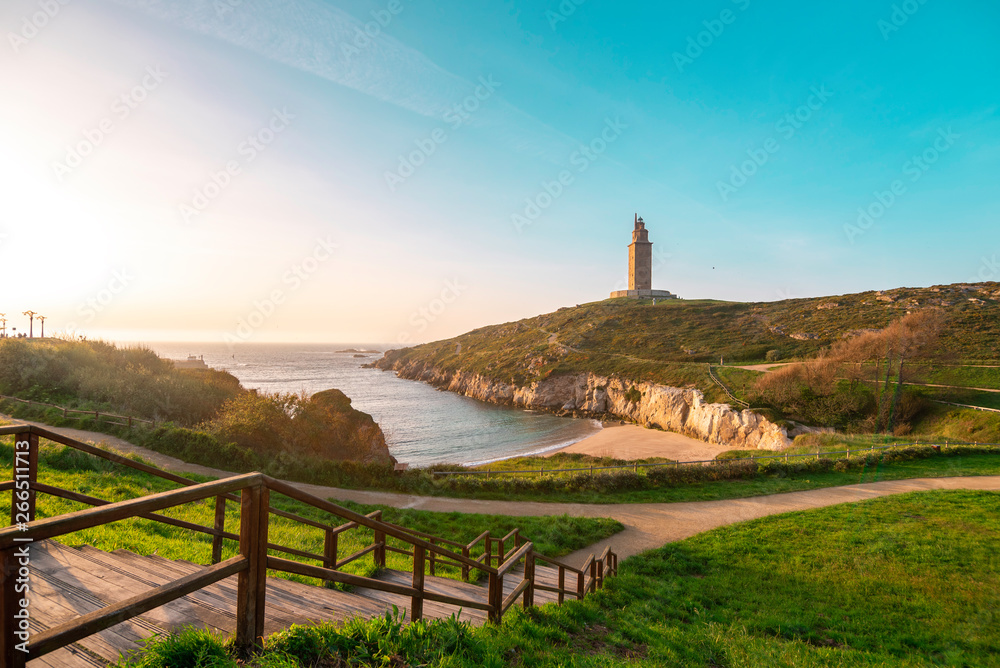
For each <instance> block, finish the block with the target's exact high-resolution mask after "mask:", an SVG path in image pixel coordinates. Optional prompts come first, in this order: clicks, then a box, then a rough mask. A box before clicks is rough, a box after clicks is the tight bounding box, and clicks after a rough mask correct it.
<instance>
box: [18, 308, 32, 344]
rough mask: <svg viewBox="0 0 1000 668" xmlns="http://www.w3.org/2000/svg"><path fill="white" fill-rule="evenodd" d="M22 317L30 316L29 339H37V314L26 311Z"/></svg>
mask: <svg viewBox="0 0 1000 668" xmlns="http://www.w3.org/2000/svg"><path fill="white" fill-rule="evenodd" d="M21 315H26V316H28V338H29V339H33V338H35V312H34V311H25V312H24V313H22V314H21Z"/></svg>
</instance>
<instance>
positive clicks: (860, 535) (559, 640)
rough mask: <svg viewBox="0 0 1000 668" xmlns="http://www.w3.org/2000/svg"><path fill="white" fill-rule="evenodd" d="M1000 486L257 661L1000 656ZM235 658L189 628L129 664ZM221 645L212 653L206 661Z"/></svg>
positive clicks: (648, 563)
mask: <svg viewBox="0 0 1000 668" xmlns="http://www.w3.org/2000/svg"><path fill="white" fill-rule="evenodd" d="M998 609H1000V494H997V493H995V492H965V491H951V492H923V493H915V494H906V495H901V496H896V497H887V498H881V499H874V500H871V501H866V502H862V503H856V504H845V505H840V506H834V507H831V508H824V509H819V510H811V511H806V512H797V513H790V514H786V515H780V516H776V517H769V518H764V519H760V520H755V521H752V522H746V523H742V524H737V525H734V526H731V527H725V528H721V529H717V530H714V531H710V532H707V533H704V534H700V535H698V536H696V537H694V538H690V539H688V540H685V541H681V542H678V543H672V544H669V545H666V546H664V547H662V548H660V549H657V550H653V551H650V552H647V553H645V554H642V555H639V556H636V557H632V558H630V559H627V560H625V561H623V562H622V563H621V573H620V575H619V576H618V577H616V578H612V579H610V580H608V581H607V583H606V586H605V588H604V589H603V590H601V591H599V592H598V593H597V594H595V595H593V596H590V597H588V598H586V599H585V600H584V601H583V602H579V603H578V602H575V601H571V602H568V603H567V604H565V605H564V606H562V607H557V606H554V605H547V606H544V607H542V608H539V609H535V610H530V611H527V612H524V611H521V610H519V609H516V610H514V611H512V612H511V614H509V615H507V616H505V617H504V620H503V624H502V625H500V626H485V627H481V628H472V627H470V626H468V625H466V624H461V623H457V622H455V621H431V622H428V621H421V622H417V623H416V624H412V625H409V626H403V625H402V624H400V623H399V621H398V620H394V619H392V618H391V617H388V618H381V619H376V620H372V621H369V622H365V621H360V620H357V621H354V622H349V623H347V624H346V625H344V626H342V627H341V626H336V625H332V624H324V625H320V626H297V627H294V628H292V629H290V630H288V631H284V632H281V633H277V634H275V635H272V636H271V637H269V638H268V639H267V640H266V643H265V651H264V653H263V655H262V656H260V657H258V658H257V659H255V660H254V661H253V662H252V663H251V664H250V665H252V666H256V667H258V668H264V667H268V668H277V667H279V666H280V667H282V668H306V667H309V668H313V667H316V666H348V665H351V666H400V667H402V666H439V667H448V668H459V667H469V668H473V667H474V668H480V667H486V668H500V667H501V666H509V665H521V666H538V667H539V668H546V667H549V666H551V667H553V668H555V667H557V666H558V667H561V668H562V667H580V668H585V667H591V666H593V667H597V666H604V667H608V666H690V667H692V668H701V667H704V668H784V667H788V668H812V667H819V666H824V667H825V666H842V667H845V668H853V667H859V668H860V667H865V668H876V667H880V668H895V667H900V668H904V667H911V666H912V667H917V666H928V665H934V666H983V667H990V666H1000V632H998V631H997V619H996V613H997V610H998ZM199 653H200V655H201V656H202V657H205V659H204V663H202V664H200V665H204V666H208V665H212V666H219V667H224V668H230V667H232V668H235V667H236V665H237V663H236V662H235V661H234V660H233V659H232V658H231V657H230V656H229V654H228V652H227V651H226V649H225V641H224V639H221V638H213V637H212V636H210V635H208V634H205V633H198V632H190V633H187V634H184V635H181V636H180V637H178V638H169V639H163V640H161V641H160V642H157V643H154V644H153V645H152V646H151V647H150V648H149V650H148V651H147V652H146V654H145V655H143V656H141V657H137V658H136V659H135V660H133V661H131V662H129V663H127V664H125V663H123V665H128V666H131V667H132V668H166V667H167V666H171V667H172V666H179V665H195V663H194V659H193V657H195V656H198V655H199ZM209 657H211V661H212V662H211V663H210V662H209V660H208V658H209Z"/></svg>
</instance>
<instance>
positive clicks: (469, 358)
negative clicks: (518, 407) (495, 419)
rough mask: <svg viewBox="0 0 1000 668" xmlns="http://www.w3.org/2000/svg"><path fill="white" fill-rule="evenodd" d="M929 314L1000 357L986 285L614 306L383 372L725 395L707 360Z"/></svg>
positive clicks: (974, 356) (804, 352)
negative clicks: (585, 374) (605, 383)
mask: <svg viewBox="0 0 1000 668" xmlns="http://www.w3.org/2000/svg"><path fill="white" fill-rule="evenodd" d="M931 307H933V308H940V309H941V310H943V311H944V312H945V313H946V315H947V317H948V327H947V331H946V332H944V334H943V336H942V338H941V350H944V351H947V353H948V355H947V356H948V357H950V358H951V359H953V360H955V361H958V362H963V363H964V362H967V361H976V360H998V359H1000V283H977V284H959V285H949V286H935V287H931V288H900V289H897V290H888V291H885V292H884V293H876V292H863V293H859V294H853V295H843V296H838V297H822V298H813V299H790V300H784V301H779V302H762V303H740V302H720V301H709V300H697V301H687V300H659V301H657V303H656V305H655V306H654V305H653V303H652V301H651V300H633V299H610V300H605V301H601V302H594V303H591V304H584V305H581V306H577V307H575V308H563V309H559V310H558V311H556V312H554V313H548V314H545V315H540V316H536V317H534V318H526V319H524V320H519V321H517V322H511V323H506V324H502V325H493V326H489V327H482V328H480V329H476V330H473V331H471V332H468V333H466V334H463V335H461V336H458V337H455V338H452V339H447V340H445V341H438V342H435V343H428V344H423V345H419V346H414V347H412V348H407V349H403V350H398V351H391V352H390V353H389V354H387V358H386V360H385V361H382V362H380V364H379V366H382V367H386V366H388V365H389V364H391V363H392V362H394V361H397V360H398V361H403V362H407V361H415V362H420V363H427V364H430V365H432V366H434V367H436V368H439V369H442V370H446V371H455V370H464V371H471V372H478V373H482V374H484V375H486V376H488V377H490V378H495V379H498V380H502V381H505V382H512V383H514V384H515V385H518V386H523V385H526V384H530V383H531V382H533V381H536V380H541V379H543V378H546V377H548V376H550V375H552V374H562V373H576V372H581V371H591V372H593V373H597V374H601V375H619V376H622V377H625V378H629V379H632V380H636V381H653V382H657V383H661V384H664V385H672V386H675V387H687V386H693V387H697V388H699V389H701V390H703V391H706V392H707V393H708V394H709V395H710V396H715V395H716V392H717V390H716V389H715V388H714V386H713V385H712V384H711V381H710V380H709V379H708V377H707V374H706V372H705V363H718V362H719V360H720V358H724V359H725V363H726V364H752V363H764V362H781V361H787V360H801V359H807V358H809V357H812V356H814V355H816V354H817V353H818V352H819V351H821V350H823V349H824V348H827V347H829V346H831V345H833V344H834V343H835V342H838V341H841V340H843V339H844V338H846V337H849V336H852V335H856V334H858V333H862V332H864V331H867V330H876V329H882V328H884V327H886V326H887V325H889V324H890V323H891V322H893V321H895V320H898V319H900V318H901V317H903V316H905V315H906V314H907V313H908V312H910V311H915V310H919V309H924V308H931ZM552 335H555V341H554V342H550V338H551V337H552ZM459 344H460V346H459Z"/></svg>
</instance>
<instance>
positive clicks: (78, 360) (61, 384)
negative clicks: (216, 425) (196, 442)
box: [0, 339, 244, 426]
mask: <svg viewBox="0 0 1000 668" xmlns="http://www.w3.org/2000/svg"><path fill="white" fill-rule="evenodd" d="M243 391H244V390H243V388H241V387H240V382H239V381H238V380H237V379H236V378H235V377H234V376H233V375H232V374H229V373H226V372H225V371H216V370H213V369H176V368H174V365H173V363H172V362H170V361H169V360H165V359H161V358H160V357H159V356H157V354H156V353H155V352H153V351H152V350H150V349H149V348H145V347H142V346H130V347H118V346H116V345H114V344H112V343H106V342H104V341H89V340H76V341H66V340H62V339H0V394H6V395H11V396H16V397H20V398H22V399H34V400H36V401H44V402H48V403H55V404H60V405H64V406H68V407H70V408H76V407H80V408H85V409H91V410H93V409H104V410H106V411H113V412H118V413H121V414H123V415H132V416H135V417H142V418H147V419H155V420H157V421H160V422H165V421H172V422H176V423H178V424H181V425H189V426H190V425H194V424H197V423H198V422H201V421H202V420H206V419H208V418H210V417H212V416H214V415H215V414H216V413H217V412H218V410H219V409H220V408H221V407H222V405H223V404H224V403H225V402H226V401H228V400H230V399H233V398H234V397H236V396H237V395H239V394H240V393H241V392H243Z"/></svg>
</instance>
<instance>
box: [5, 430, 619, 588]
mask: <svg viewBox="0 0 1000 668" xmlns="http://www.w3.org/2000/svg"><path fill="white" fill-rule="evenodd" d="M12 452H13V450H12V447H11V441H10V438H9V437H7V438H4V439H0V461H2V462H3V464H2V466H0V480H8V479H10V477H11V473H12V472H11V460H12ZM191 477H192V478H195V479H197V480H199V481H202V480H207V479H205V478H200V477H197V476H191ZM38 480H39V482H43V483H45V484H48V485H52V486H54V487H60V488H62V489H68V490H72V491H76V492H79V493H82V494H87V495H89V496H93V497H97V498H100V499H104V500H107V501H120V500H125V499H134V498H138V497H141V496H146V495H148V494H154V493H157V492H163V491H167V490H170V489H175V488H177V485H175V484H174V483H171V482H169V481H167V480H163V479H162V478H158V477H155V476H152V475H149V474H145V473H141V472H138V471H134V470H131V469H128V468H127V467H124V466H120V465H116V464H113V463H111V462H107V461H105V460H101V459H97V458H96V457H92V456H90V455H86V454H84V453H81V452H79V451H76V450H72V449H70V448H66V447H64V446H56V445H43V446H42V448H41V451H40V462H39V474H38ZM331 500H333V501H334V502H335V503H339V504H340V505H343V506H345V507H348V508H350V509H352V510H355V511H358V512H361V513H369V512H371V511H373V510H377V509H381V510H382V511H383V519H385V520H386V521H389V522H392V523H395V524H399V525H402V526H405V527H407V528H410V529H414V530H417V531H422V532H425V533H429V534H432V535H436V536H440V537H443V538H447V539H449V540H454V541H458V542H464V543H468V542H470V541H472V540H473V539H475V538H476V537H477V536H478V535H479V534H481V533H482V532H483V531H486V530H489V531H491V532H492V534H493V535H494V536H498V535H500V536H502V535H504V534H506V533H508V532H509V531H510V530H512V529H514V528H515V527H516V528H520V529H521V533H522V535H523V536H524V537H526V538H527V539H529V540H532V541H534V542H535V545H536V548H537V549H538V551H539V552H541V553H543V554H547V555H549V556H552V557H559V556H562V555H565V554H569V553H570V552H573V551H575V550H578V549H581V548H583V547H585V546H587V545H590V544H592V543H595V542H597V541H599V540H601V539H603V538H606V537H608V536H610V535H612V534H614V533H616V532H618V531H621V529H622V525H621V524H620V523H618V522H617V521H614V520H609V519H589V518H575V517H517V518H511V517H504V516H497V515H476V514H468V515H467V514H459V513H433V512H427V511H418V510H400V509H395V508H388V507H376V506H365V505H360V504H355V503H351V502H342V501H337V500H335V499H331ZM214 504H215V501H214V499H209V500H205V501H199V502H194V503H189V504H185V505H184V506H180V507H178V508H174V509H170V510H168V511H164V513H163V514H166V515H169V516H170V517H174V518H177V519H182V520H186V521H188V522H194V523H196V524H200V525H202V526H212V524H213V521H214V512H215V511H214V509H215V505H214ZM271 505H273V506H275V507H277V508H280V509H282V510H286V511H289V512H293V513H296V514H298V515H301V516H303V517H308V518H310V519H314V520H317V521H323V522H328V523H334V524H335V525H339V524H343V523H344V521H343V520H339V519H336V518H333V517H331V516H330V515H328V514H326V513H323V512H321V511H319V510H317V509H315V508H313V507H311V506H308V505H306V504H302V503H299V502H297V501H293V500H291V499H288V498H287V497H284V496H281V495H278V494H275V495H272V497H271ZM86 507H88V506H85V505H84V504H80V503H75V502H72V501H66V500H64V499H60V498H57V497H52V496H49V495H44V494H40V495H39V497H38V505H37V518H38V519H42V518H45V517H52V516H55V515H61V514H64V513H68V512H72V511H75V510H80V509H82V508H86ZM9 512H10V495H9V494H3V495H0V513H9ZM226 529H227V530H228V531H231V532H233V533H239V508H238V504H236V503H235V502H229V503H228V504H227V514H226ZM373 538H374V536H373V535H372V532H371V531H370V530H368V529H357V530H352V531H348V532H345V533H344V534H342V535H341V536H340V541H339V543H340V544H339V554H340V558H344V557H345V556H347V555H349V554H353V553H354V552H356V551H358V550H360V549H362V548H364V547H367V546H368V545H370V544H371V543H372V541H373ZM323 539H324V532H323V531H322V530H320V529H318V528H313V527H308V526H305V525H303V524H301V523H297V522H293V521H292V520H287V519H283V518H280V517H275V516H272V517H271V523H270V528H269V540H270V541H271V542H273V543H276V544H279V545H283V546H286V547H292V548H296V549H300V550H305V551H308V552H312V553H314V554H322V553H323ZM59 541H60V542H61V543H64V544H66V545H70V546H80V545H93V546H94V547H97V548H99V549H102V550H107V551H112V550H117V549H127V550H131V551H133V552H136V553H138V554H158V555H160V556H162V557H165V558H168V559H186V560H189V561H193V562H196V563H202V564H206V563H209V561H210V560H211V537H209V536H207V535H204V534H197V533H194V532H191V531H188V530H186V529H181V528H177V527H172V526H168V525H165V524H162V523H159V522H154V521H152V520H142V519H129V520H123V521H121V522H116V523H114V524H111V525H105V526H101V527H95V528H93V529H87V530H84V531H78V532H76V533H73V534H68V535H65V536H62V537H61V538H60V539H59ZM236 549H237V547H236V543H235V541H226V543H225V549H224V552H223V558H228V557H231V556H235V554H236ZM480 549H481V548H480ZM275 554H277V553H275ZM280 556H283V557H286V558H289V559H295V560H300V561H301V560H302V559H300V558H299V557H295V556H290V555H285V554H282V555H280ZM387 566H388V567H389V568H399V569H401V570H409V569H410V568H411V564H410V562H409V561H408V560H407V557H405V556H403V555H397V554H393V553H389V554H388V556H387ZM344 570H346V571H348V572H354V573H361V574H369V573H371V572H373V570H374V565H373V559H372V557H367V558H364V559H362V560H360V561H357V562H354V563H352V564H349V565H348V566H346V567H345V568H344ZM439 574H442V575H451V576H455V577H458V576H459V575H458V571H457V570H449V569H442V570H441V572H440V573H439ZM282 576H283V577H288V578H289V579H296V580H299V581H303V582H311V583H314V582H313V581H311V580H309V579H307V578H302V577H300V576H294V575H282Z"/></svg>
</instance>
